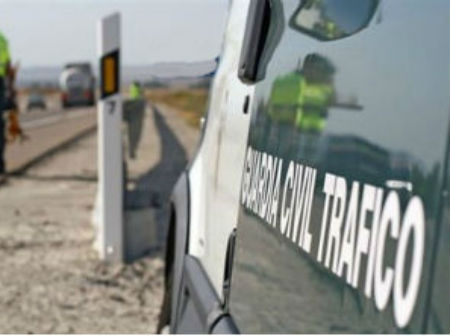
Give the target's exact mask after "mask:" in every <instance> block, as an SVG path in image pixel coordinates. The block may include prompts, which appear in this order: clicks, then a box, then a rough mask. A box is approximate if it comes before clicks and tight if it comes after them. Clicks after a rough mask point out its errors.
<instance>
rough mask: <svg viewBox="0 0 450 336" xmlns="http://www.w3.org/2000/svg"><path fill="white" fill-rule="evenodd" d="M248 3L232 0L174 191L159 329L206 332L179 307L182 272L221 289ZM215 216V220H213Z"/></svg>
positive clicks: (198, 287) (237, 171) (202, 321)
mask: <svg viewBox="0 0 450 336" xmlns="http://www.w3.org/2000/svg"><path fill="white" fill-rule="evenodd" d="M248 6H249V0H233V1H231V2H230V7H229V13H228V22H227V26H226V30H225V37H224V42H223V47H222V53H221V58H220V64H219V67H218V70H217V72H216V75H215V77H214V80H213V83H212V86H211V90H210V98H209V108H208V113H207V115H206V120H205V123H204V129H203V134H202V138H201V143H200V147H199V149H198V152H197V153H196V156H195V158H194V160H193V162H192V163H191V165H190V167H188V169H187V170H186V171H185V172H184V173H183V175H182V176H181V177H180V179H179V181H178V183H177V185H176V187H175V188H174V192H173V195H172V216H171V221H170V228H169V236H168V237H169V238H168V244H167V247H166V248H167V260H166V296H165V299H164V300H165V303H164V306H163V309H162V313H161V320H160V328H162V327H164V326H165V325H170V331H171V332H181V333H183V332H189V331H196V330H199V328H202V330H205V331H207V330H206V329H204V328H207V324H208V323H207V321H206V319H207V318H208V316H206V315H205V316H197V317H195V318H194V320H195V321H197V320H198V321H197V322H198V323H197V322H195V321H194V320H192V319H191V318H189V317H188V316H186V314H191V313H192V314H195V312H194V311H195V309H194V310H192V311H191V310H190V309H188V311H181V310H179V309H177V307H180V305H182V304H181V300H184V298H183V295H182V294H183V293H182V292H181V288H182V287H183V286H185V285H186V280H187V278H186V277H187V276H188V275H187V274H186V272H188V273H192V272H193V274H195V276H196V277H202V280H201V281H194V282H193V283H192V284H191V285H192V286H193V287H192V288H191V289H190V290H191V291H192V293H198V295H203V294H201V293H209V295H213V296H215V295H219V296H221V295H222V286H223V276H224V265H225V254H226V249H227V241H228V238H229V236H230V234H231V233H232V232H233V229H234V228H235V224H236V220H237V213H238V206H239V190H240V182H241V176H242V170H241V167H242V166H243V163H244V156H245V147H246V143H247V133H248V128H249V124H250V115H249V113H248V112H249V111H250V106H249V102H250V97H251V95H252V93H253V89H252V88H251V87H250V86H247V85H245V84H243V83H242V82H241V81H240V80H239V78H238V67H239V59H240V55H241V48H242V44H243V38H244V31H245V26H246V20H247V9H248ZM212 222H213V223H214V225H211V224H210V223H212ZM194 223H195V224H194ZM186 254H187V255H189V256H192V257H193V259H192V260H191V261H194V263H195V266H194V267H200V268H201V269H202V271H201V272H203V273H198V272H197V271H196V270H191V269H190V266H189V265H191V263H190V262H189V261H188V260H186ZM186 267H188V269H186ZM191 271H192V272H191ZM205 284H208V287H207V288H205V287H204V285H205ZM217 302H219V301H217ZM211 303H212V302H211ZM208 304H210V302H208ZM207 311H208V309H207V310H205V312H207Z"/></svg>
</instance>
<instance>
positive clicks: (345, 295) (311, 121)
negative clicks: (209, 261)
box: [230, 0, 450, 333]
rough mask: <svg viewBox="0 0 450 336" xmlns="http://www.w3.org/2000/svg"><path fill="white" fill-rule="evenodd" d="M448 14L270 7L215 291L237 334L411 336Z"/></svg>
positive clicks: (438, 164) (337, 5) (398, 4)
mask: <svg viewBox="0 0 450 336" xmlns="http://www.w3.org/2000/svg"><path fill="white" fill-rule="evenodd" d="M449 16H450V3H449V2H448V1H447V0H435V1H426V2H425V1H422V0H384V1H380V2H379V1H375V0H367V1H366V0H342V1H334V0H304V1H298V0H272V1H271V16H270V26H269V29H268V32H267V38H266V41H265V44H264V45H265V47H264V50H263V52H262V55H261V59H260V62H259V64H258V73H259V74H260V76H259V78H263V80H261V81H260V82H258V83H257V84H256V89H255V98H254V99H255V101H254V102H253V106H254V107H255V108H254V110H253V111H252V114H251V124H250V132H249V140H248V145H247V152H246V159H245V166H244V171H243V178H242V186H241V203H240V210H239V215H238V216H239V217H238V227H237V245H236V254H235V259H234V265H233V277H232V284H231V306H230V312H231V315H232V316H233V319H234V321H235V323H236V326H237V327H238V329H239V330H240V331H241V332H244V333H262V332H271V333H276V332H283V333H334V332H339V333H369V332H376V333H385V332H398V331H401V332H421V331H424V323H425V321H426V320H427V317H428V316H427V312H428V310H427V308H428V307H427V298H428V297H429V291H428V289H429V287H430V281H431V274H432V269H431V259H432V258H433V256H434V254H433V253H432V251H433V246H434V245H435V243H436V242H437V234H438V232H439V231H438V230H437V228H438V225H439V222H438V216H439V200H440V191H441V188H442V184H443V183H444V182H443V178H444V175H445V174H444V171H443V169H444V167H445V155H444V153H445V151H446V144H447V142H448V133H447V127H448V125H449V117H450V116H449V111H450V105H449V92H450V80H449V74H450V66H449V62H448V60H449V59H450V39H449V32H450V17H449ZM261 74H262V75H261ZM441 272H444V273H445V274H444V275H445V276H446V278H447V279H448V275H449V272H450V271H449V268H448V267H447V268H445V269H442V270H441Z"/></svg>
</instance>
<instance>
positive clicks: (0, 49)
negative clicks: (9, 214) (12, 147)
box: [0, 32, 13, 183]
mask: <svg viewBox="0 0 450 336" xmlns="http://www.w3.org/2000/svg"><path fill="white" fill-rule="evenodd" d="M12 74H13V70H12V68H11V56H10V53H9V46H8V40H7V39H6V38H5V36H4V35H3V34H2V32H0V183H2V182H4V181H5V173H6V171H5V159H4V154H5V141H6V139H5V120H4V115H3V114H4V110H5V108H6V98H7V97H6V92H7V91H9V92H12V89H13V88H12V87H9V86H11V85H12V80H11V76H12Z"/></svg>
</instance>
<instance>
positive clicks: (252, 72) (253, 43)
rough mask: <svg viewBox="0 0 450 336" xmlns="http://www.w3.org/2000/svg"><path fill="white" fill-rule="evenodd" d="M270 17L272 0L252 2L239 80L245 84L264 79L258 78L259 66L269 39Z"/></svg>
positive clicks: (252, 0)
mask: <svg viewBox="0 0 450 336" xmlns="http://www.w3.org/2000/svg"><path fill="white" fill-rule="evenodd" d="M270 15H271V5H270V0H251V2H250V6H249V11H248V16H247V25H246V28H245V35H244V43H243V46H242V51H241V58H240V61H239V70H238V76H239V79H240V80H241V81H243V82H244V83H256V82H257V81H259V80H261V79H262V78H259V77H262V76H258V65H259V62H260V60H261V55H262V52H263V50H264V44H265V42H266V39H267V33H268V30H269V24H270Z"/></svg>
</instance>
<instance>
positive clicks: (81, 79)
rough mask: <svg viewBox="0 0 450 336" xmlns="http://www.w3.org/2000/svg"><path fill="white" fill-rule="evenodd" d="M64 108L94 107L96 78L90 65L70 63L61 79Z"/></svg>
mask: <svg viewBox="0 0 450 336" xmlns="http://www.w3.org/2000/svg"><path fill="white" fill-rule="evenodd" d="M60 83H61V84H60V85H61V92H62V96H61V100H62V101H61V103H62V106H63V107H70V106H93V105H94V104H95V77H94V75H93V73H92V69H91V65H90V64H89V63H70V64H67V65H66V66H65V67H64V70H63V71H62V73H61V77H60Z"/></svg>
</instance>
